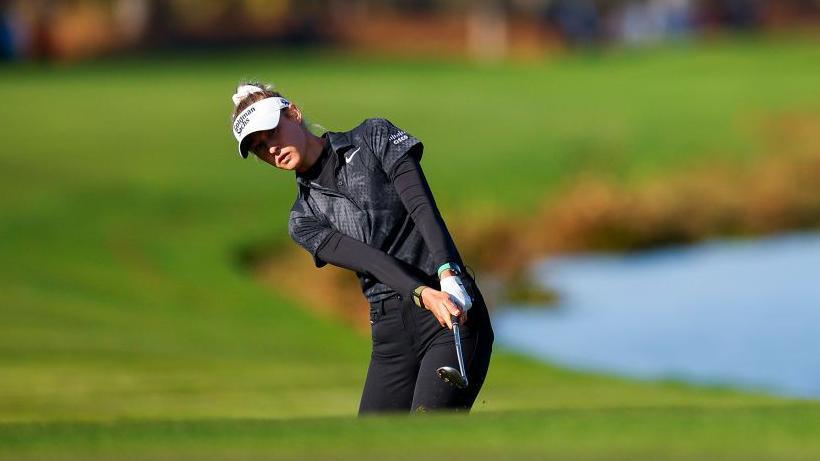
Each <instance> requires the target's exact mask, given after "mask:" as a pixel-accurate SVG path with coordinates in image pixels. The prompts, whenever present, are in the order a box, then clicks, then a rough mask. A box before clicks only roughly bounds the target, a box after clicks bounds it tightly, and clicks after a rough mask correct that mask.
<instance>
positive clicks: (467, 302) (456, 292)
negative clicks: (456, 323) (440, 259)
mask: <svg viewBox="0 0 820 461" xmlns="http://www.w3.org/2000/svg"><path fill="white" fill-rule="evenodd" d="M440 284H441V291H443V292H445V293H447V294H449V295H450V297H451V298H452V299H453V300H454V301H455V302H456V304H458V307H460V308H461V310H462V312H463V314H462V316H461V323H464V322H466V321H467V311H468V310H470V307H472V305H473V299H472V297H470V295H469V293H467V290H466V289H465V288H464V283H463V282H462V281H461V278H460V277H459V276H457V275H455V274H454V273H453V272H452V271H450V270H446V271H444V272H442V274H441V280H440Z"/></svg>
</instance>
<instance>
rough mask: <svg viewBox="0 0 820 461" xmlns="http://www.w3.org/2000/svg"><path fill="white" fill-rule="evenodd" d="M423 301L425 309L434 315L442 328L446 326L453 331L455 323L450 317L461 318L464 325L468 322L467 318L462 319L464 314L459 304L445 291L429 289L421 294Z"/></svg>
mask: <svg viewBox="0 0 820 461" xmlns="http://www.w3.org/2000/svg"><path fill="white" fill-rule="evenodd" d="M421 301H422V302H423V303H424V308H425V309H427V310H428V311H430V313H432V314H433V316H434V317H435V318H436V320H438V323H439V324H440V325H441V326H442V327H444V326H446V327H447V328H449V329H451V330H452V329H453V321H452V319H451V318H450V316H455V317H460V321H461V322H462V323H463V322H465V321H466V316H465V317H461V316H462V314H463V312H462V311H461V308H459V307H458V304H456V303H455V302H454V301H453V299H452V298H450V295H449V294H447V293H445V292H443V291H438V290H436V289H435V288H431V287H427V288H425V289H424V291H422V292H421Z"/></svg>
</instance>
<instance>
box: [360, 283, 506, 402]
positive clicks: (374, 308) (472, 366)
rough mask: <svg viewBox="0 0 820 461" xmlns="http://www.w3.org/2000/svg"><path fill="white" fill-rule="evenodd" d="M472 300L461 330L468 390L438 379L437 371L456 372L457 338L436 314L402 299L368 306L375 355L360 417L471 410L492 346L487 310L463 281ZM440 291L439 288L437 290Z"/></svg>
mask: <svg viewBox="0 0 820 461" xmlns="http://www.w3.org/2000/svg"><path fill="white" fill-rule="evenodd" d="M462 280H463V281H464V284H465V287H466V288H467V291H468V293H469V294H470V295H471V296H472V298H473V306H472V308H471V309H470V310H469V312H468V313H467V316H468V320H467V322H466V323H465V324H464V325H461V343H462V349H463V351H464V365H465V367H466V369H467V377H468V378H469V387H467V389H457V388H455V387H453V386H451V385H449V384H447V383H445V382H444V381H442V380H441V378H439V377H438V375H437V374H436V369H438V367H441V366H445V365H446V366H450V367H453V368H455V369H458V360H457V358H456V351H455V343H454V339H453V332H452V331H451V330H449V329H447V328H446V327H442V326H441V325H439V323H438V320H436V318H435V317H434V316H433V314H432V313H431V312H430V311H428V310H426V309H424V308H421V307H418V306H416V305H415V303H414V302H413V300H412V298H409V297H399V295H395V296H393V297H391V298H388V299H385V300H383V301H379V302H376V303H373V304H371V305H370V320H371V332H372V337H373V352H372V354H371V357H370V367H369V368H368V370H367V380H366V381H365V384H364V391H363V392H362V400H361V403H360V405H359V414H360V415H361V414H366V413H376V412H397V411H400V412H406V411H419V412H423V411H428V410H435V409H456V410H469V409H470V408H471V407H472V405H473V402H474V401H475V399H476V396H477V395H478V392H479V391H480V390H481V386H482V385H483V384H484V378H485V377H486V376H487V369H488V367H489V365H490V355H491V354H492V346H493V329H492V326H491V325H490V317H489V314H488V312H487V305H486V303H485V302H484V298H483V296H482V295H481V292H480V291H479V290H478V287H477V286H476V285H475V283H474V281H473V279H472V277H470V276H469V275H465V276H463V278H462ZM435 288H438V287H435Z"/></svg>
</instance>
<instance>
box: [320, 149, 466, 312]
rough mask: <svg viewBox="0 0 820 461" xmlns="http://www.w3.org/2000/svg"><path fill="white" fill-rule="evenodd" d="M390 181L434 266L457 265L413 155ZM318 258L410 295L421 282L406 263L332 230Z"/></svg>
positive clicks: (449, 238) (427, 187) (444, 226)
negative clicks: (446, 263)
mask: <svg viewBox="0 0 820 461" xmlns="http://www.w3.org/2000/svg"><path fill="white" fill-rule="evenodd" d="M391 181H392V183H393V185H394V187H395V188H396V192H397V193H398V194H399V197H400V199H401V201H402V203H403V204H404V206H405V208H407V211H408V213H410V216H411V218H412V219H413V222H414V223H415V225H416V226H417V227H418V228H419V232H421V234H422V238H423V239H424V241H425V243H426V244H427V246H428V248H429V249H430V252H431V254H432V256H433V261H434V262H435V264H436V266H437V267H438V266H439V265H441V264H444V263H445V262H456V263H458V264H459V265H461V264H462V263H461V258H460V257H459V255H458V252H457V251H456V249H455V244H454V243H453V240H452V238H451V237H450V234H449V232H448V230H447V227H446V225H445V224H444V220H443V219H442V217H441V214H440V213H439V211H438V208H437V207H436V204H435V200H434V199H433V194H432V192H431V190H430V186H429V185H428V184H427V180H426V178H425V177H424V172H423V171H422V170H421V165H420V164H419V162H418V160H416V159H415V158H414V157H413V156H410V155H408V156H406V157H404V158H403V159H402V160H401V161H400V162H399V163H398V164H396V166H395V168H394V170H393V174H392V177H391ZM316 254H317V256H318V257H320V258H321V259H323V260H325V261H327V262H329V263H331V264H333V265H335V266H339V267H343V268H346V269H351V270H354V271H356V272H361V273H369V274H371V275H372V276H373V277H375V278H376V279H377V280H379V281H380V282H382V283H384V284H385V285H387V286H389V287H390V288H392V289H393V290H395V291H396V292H398V293H400V294H402V295H405V296H410V295H411V293H412V292H413V290H414V289H415V288H416V287H418V286H419V285H422V284H423V283H422V282H421V281H420V280H419V279H418V278H416V277H415V276H414V275H412V274H411V271H410V270H408V268H407V264H406V263H404V262H403V261H401V260H399V259H396V258H394V257H392V256H390V255H388V254H387V253H385V252H383V251H381V250H379V249H377V248H373V247H371V246H369V245H367V244H366V243H364V242H361V241H359V240H356V239H354V238H352V237H349V236H347V235H344V234H342V233H341V232H339V231H337V230H334V231H333V233H332V234H331V236H330V237H328V239H327V240H326V241H325V242H324V243H323V245H322V246H321V247H319V249H318V250H317V252H316Z"/></svg>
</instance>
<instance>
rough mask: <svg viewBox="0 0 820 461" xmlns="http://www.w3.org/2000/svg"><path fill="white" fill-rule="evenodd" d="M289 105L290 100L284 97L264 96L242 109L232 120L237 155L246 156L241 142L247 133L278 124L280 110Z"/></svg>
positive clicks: (245, 150) (263, 129)
mask: <svg viewBox="0 0 820 461" xmlns="http://www.w3.org/2000/svg"><path fill="white" fill-rule="evenodd" d="M286 107H290V101H288V100H287V99H285V98H279V97H274V98H265V99H263V100H261V101H257V102H255V103H253V104H251V105H250V106H248V108H247V109H245V110H243V111H242V113H240V114H239V115H238V116H237V117H236V119H235V120H234V122H233V135H234V137H235V138H236V140H237V141H238V142H239V155H241V156H242V158H248V149H247V146H243V145H242V142H243V141H244V140H245V138H247V137H248V135H250V134H252V133H256V132H257V131H265V130H272V129H274V128H276V126H277V125H279V114H280V111H281V110H282V109H284V108H286Z"/></svg>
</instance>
